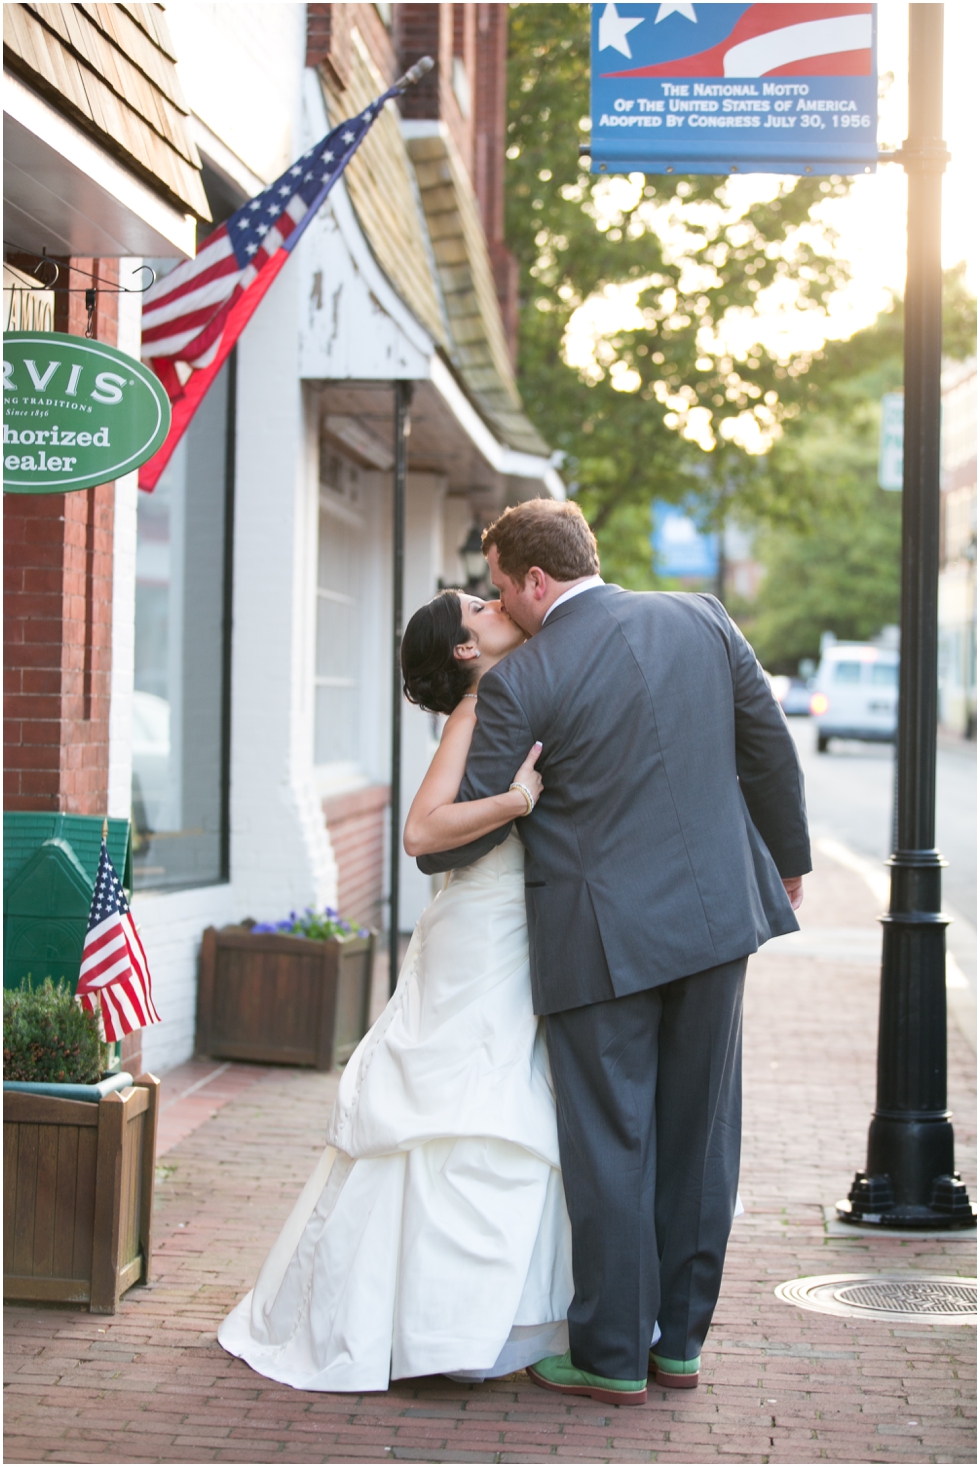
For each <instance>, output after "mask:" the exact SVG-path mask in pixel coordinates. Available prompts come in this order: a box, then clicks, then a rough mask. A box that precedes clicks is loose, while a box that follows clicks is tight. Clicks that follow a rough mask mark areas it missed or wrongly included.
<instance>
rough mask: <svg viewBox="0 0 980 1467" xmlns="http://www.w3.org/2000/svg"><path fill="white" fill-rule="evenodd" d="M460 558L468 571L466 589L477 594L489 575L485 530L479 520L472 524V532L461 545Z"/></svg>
mask: <svg viewBox="0 0 980 1467" xmlns="http://www.w3.org/2000/svg"><path fill="white" fill-rule="evenodd" d="M459 558H460V560H461V561H462V562H463V569H464V570H465V572H466V590H467V591H471V592H472V593H473V594H474V595H475V594H476V593H477V592H478V591H479V589H480V587H481V586H482V585H483V582H484V581H485V580H486V575H487V562H486V560H485V559H484V555H483V530H482V528H481V525H480V521H479V520H474V521H473V523H472V525H470V532H469V534H468V535H467V537H466V539H465V540H464V541H463V543H462V545H461V546H460V547H459Z"/></svg>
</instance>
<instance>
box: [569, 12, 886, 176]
mask: <svg viewBox="0 0 980 1467" xmlns="http://www.w3.org/2000/svg"><path fill="white" fill-rule="evenodd" d="M877 9H878V7H877V6H876V5H820V4H804V5H781V4H765V5H720V4H707V5H706V4H649V5H648V4H636V3H632V4H631V3H626V4H618V5H607V4H599V5H593V6H592V143H591V152H592V171H593V173H633V172H639V173H873V172H874V171H875V166H876V163H877V158H878V70H877V40H876V33H877Z"/></svg>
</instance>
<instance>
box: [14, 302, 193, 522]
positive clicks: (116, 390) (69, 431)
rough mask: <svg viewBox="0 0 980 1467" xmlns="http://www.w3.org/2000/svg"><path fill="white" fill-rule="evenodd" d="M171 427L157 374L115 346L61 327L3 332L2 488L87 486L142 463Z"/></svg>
mask: <svg viewBox="0 0 980 1467" xmlns="http://www.w3.org/2000/svg"><path fill="white" fill-rule="evenodd" d="M169 430H170V400H169V398H168V397H167V394H166V392H165V391H164V389H163V385H162V383H161V382H160V380H159V378H158V377H156V376H155V375H154V374H153V373H152V372H150V371H148V370H147V368H146V367H144V366H143V365H142V363H140V362H138V361H136V360H135V359H134V358H133V357H130V356H127V355H126V353H125V352H121V351H117V350H116V348H115V347H114V346H106V345H105V344H104V343H103V342H101V341H90V340H88V338H87V337H84V336H66V335H65V334H64V333H62V332H60V331H10V332H5V333H4V338H3V487H4V489H5V490H7V491H9V492H11V493H14V494H58V493H63V492H64V491H65V490H66V489H88V488H90V487H91V486H92V485H93V484H105V483H108V482H109V480H110V479H117V478H119V476H120V475H121V474H128V473H129V472H130V471H131V470H132V469H138V468H139V466H140V464H143V463H146V460H147V459H148V458H152V456H153V454H155V453H156V451H157V449H158V448H159V447H160V445H161V444H162V443H163V441H164V439H165V438H166V436H167V433H168V432H169Z"/></svg>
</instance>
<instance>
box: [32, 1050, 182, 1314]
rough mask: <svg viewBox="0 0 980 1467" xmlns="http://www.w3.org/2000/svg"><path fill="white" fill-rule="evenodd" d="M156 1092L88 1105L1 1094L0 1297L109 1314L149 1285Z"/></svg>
mask: <svg viewBox="0 0 980 1467" xmlns="http://www.w3.org/2000/svg"><path fill="white" fill-rule="evenodd" d="M159 1085H160V1082H159V1080H157V1079H156V1078H155V1077H154V1076H153V1075H140V1077H139V1079H138V1080H136V1081H135V1083H134V1084H133V1085H132V1086H131V1087H129V1088H128V1089H126V1090H121V1091H120V1090H117V1091H115V1092H114V1093H113V1094H111V1095H107V1096H105V1098H104V1099H102V1100H100V1101H98V1102H97V1103H93V1102H92V1101H87V1100H63V1099H61V1098H58V1097H55V1096H52V1095H41V1094H36V1093H32V1092H27V1091H16V1090H5V1091H4V1096H3V1296H4V1298H5V1299H22V1300H23V1299H34V1300H44V1301H45V1302H47V1303H57V1304H87V1305H88V1307H89V1309H90V1310H91V1312H92V1313H93V1314H114V1313H115V1312H116V1305H117V1303H118V1301H119V1298H120V1296H121V1295H122V1294H124V1293H125V1291H126V1290H127V1289H129V1288H131V1287H132V1285H133V1284H137V1283H146V1282H147V1281H148V1279H149V1277H150V1259H151V1251H152V1245H151V1229H152V1222H153V1162H154V1154H155V1151H156V1130H157V1098H158V1094H159Z"/></svg>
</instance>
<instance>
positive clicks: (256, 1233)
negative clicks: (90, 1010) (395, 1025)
mask: <svg viewBox="0 0 980 1467" xmlns="http://www.w3.org/2000/svg"><path fill="white" fill-rule="evenodd" d="M879 909H880V908H879V903H878V902H877V900H876V898H875V896H874V894H873V892H872V891H871V889H870V888H869V886H868V884H867V882H866V881H865V880H864V879H863V878H862V876H861V874H860V873H859V872H857V871H855V870H854V869H852V868H850V867H848V866H847V865H845V864H842V863H841V861H840V860H839V859H837V858H836V857H832V856H828V855H825V854H822V853H821V852H820V851H819V850H818V853H817V862H816V871H815V873H814V875H813V876H812V877H810V878H808V881H807V885H806V897H805V902H804V906H803V910H802V913H801V916H802V918H803V925H804V931H803V934H802V937H801V939H800V940H799V941H798V942H797V944H796V947H795V948H794V947H793V946H792V943H790V944H789V945H787V944H786V941H781V943H780V944H770V945H769V947H768V949H766V950H763V952H762V953H761V954H760V955H759V956H758V957H756V958H754V959H752V961H751V963H750V968H749V979H748V984H747V992H746V1010H745V1144H744V1158H743V1168H742V1177H741V1191H742V1196H743V1199H744V1202H745V1207H746V1213H745V1216H744V1217H741V1218H740V1219H738V1220H737V1222H736V1224H735V1227H734V1230H733V1233H732V1240H731V1244H730V1248H729V1256H728V1265H727V1268H726V1273H725V1281H724V1287H723V1290H722V1296H721V1300H720V1302H719V1306H718V1310H717V1313H716V1316H715V1324H714V1327H713V1329H712V1331H711V1334H710V1336H709V1339H708V1342H707V1344H706V1347H705V1350H704V1356H703V1371H702V1384H701V1386H700V1388H699V1389H698V1390H696V1391H690V1392H687V1391H684V1392H679V1391H678V1392H664V1391H660V1390H655V1389H654V1390H651V1391H650V1398H649V1401H648V1403H647V1405H646V1406H645V1407H642V1408H622V1407H621V1408H617V1407H607V1406H600V1405H598V1404H596V1403H595V1402H591V1401H587V1400H581V1401H574V1400H569V1399H567V1398H564V1397H558V1396H554V1395H551V1394H548V1393H546V1392H543V1391H541V1390H539V1389H537V1388H535V1387H534V1386H533V1385H532V1384H531V1383H530V1382H529V1380H528V1378H527V1376H526V1375H525V1374H523V1373H521V1374H518V1375H514V1376H511V1377H508V1378H506V1379H504V1380H501V1381H496V1382H493V1383H488V1384H485V1385H477V1386H460V1385H456V1384H453V1383H452V1382H450V1381H447V1380H445V1379H444V1378H441V1377H432V1378H428V1379H423V1380H411V1381H399V1382H397V1383H396V1384H395V1385H394V1386H393V1387H392V1389H391V1390H389V1391H388V1392H386V1393H382V1394H375V1395H344V1396H337V1395H318V1394H315V1393H308V1392H298V1391H293V1390H290V1389H288V1388H286V1387H282V1386H278V1385H275V1384H273V1383H272V1382H269V1381H266V1380H264V1379H263V1378H262V1377H259V1376H257V1375H254V1374H253V1373H252V1372H251V1371H250V1370H249V1369H248V1367H247V1366H245V1365H244V1364H243V1363H242V1362H241V1361H238V1360H235V1359H232V1358H230V1357H229V1356H227V1355H225V1354H224V1352H223V1351H222V1350H221V1349H220V1348H219V1346H218V1345H217V1342H216V1339H215V1331H216V1328H217V1325H218V1322H219V1321H220V1319H221V1318H222V1316H223V1315H224V1314H225V1313H226V1311H227V1310H229V1309H230V1308H231V1307H232V1305H233V1304H234V1303H235V1302H236V1301H237V1300H238V1299H240V1298H241V1297H242V1295H243V1293H244V1292H245V1291H246V1290H247V1289H248V1288H249V1287H250V1285H251V1283H252V1281H253V1279H254V1276H255V1274H256V1272H257V1270H258V1267H259V1265H260V1264H261V1262H262V1259H263V1257H264V1256H265V1253H266V1251H267V1249H268V1247H269V1246H270V1244H271V1242H272V1241H273V1239H274V1237H275V1235H276V1233H277V1231H278V1229H279V1227H280V1226H281V1224H282V1222H283V1220H284V1219H285V1217H286V1215H287V1213H288V1211H289V1209H290V1206H291V1204H292V1202H293V1200H294V1198H295V1197H296V1196H297V1194H298V1192H299V1190H300V1188H301V1186H302V1184H303V1182H304V1181H305V1179H306V1177H307V1175H308V1173H309V1171H310V1169H311V1168H312V1166H313V1164H314V1161H315V1159H316V1157H317V1155H318V1153H319V1151H320V1148H321V1145H322V1139H323V1136H324V1131H325V1126H326V1122H327V1117H328V1114H329V1110H330V1105H331V1102H332V1098H333V1095H334V1093H335V1090H336V1076H334V1075H319V1074H315V1073H313V1072H310V1071H302V1070H285V1069H266V1068H264V1067H260V1066H239V1065H233V1066H230V1067H228V1066H225V1065H219V1064H216V1063H214V1062H210V1061H195V1062H193V1063H192V1064H190V1065H188V1066H182V1067H181V1069H180V1070H179V1071H174V1072H172V1073H171V1074H170V1075H168V1076H166V1077H165V1081H164V1089H165V1093H164V1106H165V1108H164V1112H163V1125H162V1127H161V1136H162V1150H161V1155H160V1158H159V1166H158V1184H157V1202H156V1205H157V1212H156V1222H155V1237H156V1249H155V1254H154V1263H153V1279H152V1281H151V1283H150V1284H149V1286H147V1287H140V1288H136V1289H133V1290H132V1291H131V1292H130V1293H129V1294H128V1295H127V1296H126V1297H125V1298H124V1300H123V1301H122V1304H121V1307H120V1310H119V1312H118V1313H117V1314H116V1315H115V1316H114V1317H112V1318H106V1317H98V1316H95V1315H89V1314H87V1313H82V1312H72V1311H69V1310H66V1309H62V1308H31V1307H21V1306H17V1307H8V1308H7V1309H6V1311H5V1324H6V1331H5V1333H6V1345H5V1357H6V1379H7V1388H6V1411H5V1431H6V1454H5V1460H6V1461H7V1462H41V1461H43V1462H79V1463H82V1462H84V1463H88V1462H113V1463H120V1462H168V1463H171V1462H175V1463H204V1462H242V1463H245V1462H247V1463H252V1462H275V1463H306V1462H359V1463H374V1462H384V1461H417V1462H460V1463H462V1462H511V1463H537V1462H551V1461H557V1462H566V1461H567V1462H582V1463H590V1462H625V1463H638V1462H687V1463H704V1462H710V1461H714V1460H715V1459H723V1460H727V1461H733V1462H751V1463H762V1462H779V1463H800V1462H817V1461H829V1462H839V1463H855V1462H862V1463H863V1462H889V1463H890V1462H902V1463H922V1462H971V1463H972V1462H975V1461H976V1440H975V1408H974V1402H975V1391H974V1379H975V1365H974V1361H975V1334H974V1331H973V1329H972V1328H970V1327H964V1326H962V1325H960V1326H957V1325H950V1324H945V1323H942V1322H940V1323H929V1324H920V1323H917V1322H911V1321H903V1322H902V1323H901V1324H900V1325H896V1324H894V1323H890V1322H885V1321H877V1320H873V1319H867V1320H864V1319H855V1318H838V1317H836V1316H831V1315H827V1314H817V1313H811V1312H808V1311H804V1310H802V1309H800V1308H798V1307H796V1306H791V1305H788V1304H784V1303H782V1302H781V1301H780V1300H779V1299H778V1298H777V1297H776V1296H775V1293H774V1289H775V1287H776V1285H778V1284H779V1283H780V1282H782V1281H785V1280H790V1279H794V1278H798V1277H801V1276H810V1275H814V1274H840V1273H864V1272H867V1273H875V1274H877V1273H888V1274H897V1275H900V1276H901V1275H904V1274H907V1273H915V1272H919V1271H926V1272H934V1273H940V1274H951V1275H959V1276H973V1275H974V1274H975V1272H976V1267H975V1234H973V1235H970V1236H964V1235H962V1234H959V1235H957V1234H952V1235H950V1234H947V1235H945V1236H935V1235H932V1236H928V1235H926V1236H908V1235H904V1236H903V1235H901V1234H899V1235H891V1236H885V1235H881V1234H875V1233H873V1232H872V1233H866V1232H856V1231H851V1232H848V1231H847V1230H846V1229H845V1228H844V1227H843V1225H841V1224H836V1223H834V1222H833V1221H832V1220H831V1219H832V1217H833V1213H832V1206H833V1203H834V1201H835V1200H836V1199H837V1198H839V1197H841V1196H843V1195H844V1194H845V1192H846V1190H847V1187H848V1185H849V1182H850V1179H851V1176H852V1174H853V1172H854V1171H855V1169H856V1168H857V1167H859V1166H861V1165H862V1163H863V1159H864V1149H865V1143H866V1135H867V1124H868V1117H869V1112H870V1109H871V1105H872V1103H873V1098H874V1068H875V1062H874V1055H875V1035H876V1016H877V989H878V971H877V946H876V934H877V930H878V929H877V925H876V921H875V918H876V915H877V912H878V910H879ZM842 933H843V934H846V936H845V937H841V935H840V934H842ZM949 1043H950V1048H949V1075H950V1102H951V1105H952V1108H953V1112H954V1121H955V1125H956V1132H957V1147H958V1151H957V1162H958V1165H959V1166H960V1168H961V1170H962V1171H963V1174H964V1178H965V1180H966V1181H967V1182H968V1185H969V1187H970V1189H971V1195H973V1196H974V1198H975V1196H976V1190H975V1189H976V1131H975V1103H974V1097H975V1089H974V1083H973V1076H974V1061H973V1054H972V1052H971V1050H970V1048H969V1046H968V1044H967V1043H966V1041H965V1039H964V1037H963V1035H962V1033H961V1032H960V1030H959V1028H958V1027H957V1025H956V1023H955V1022H951V1024H950V1034H949Z"/></svg>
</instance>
